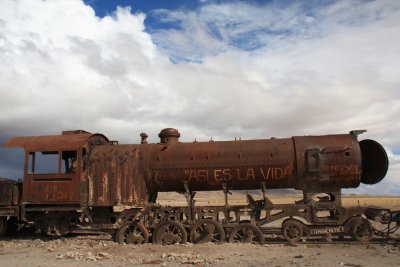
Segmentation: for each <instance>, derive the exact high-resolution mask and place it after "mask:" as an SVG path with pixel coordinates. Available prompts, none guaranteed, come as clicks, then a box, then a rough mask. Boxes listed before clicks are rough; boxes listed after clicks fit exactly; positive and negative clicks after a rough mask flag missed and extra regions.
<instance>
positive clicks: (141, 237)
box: [115, 222, 149, 245]
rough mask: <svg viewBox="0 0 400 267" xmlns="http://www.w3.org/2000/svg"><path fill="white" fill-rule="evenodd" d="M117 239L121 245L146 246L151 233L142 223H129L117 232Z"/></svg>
mask: <svg viewBox="0 0 400 267" xmlns="http://www.w3.org/2000/svg"><path fill="white" fill-rule="evenodd" d="M115 239H116V241H117V242H118V243H120V244H135V245H141V244H146V243H147V242H148V240H149V231H148V230H147V228H146V227H145V226H144V225H143V224H141V223H140V222H127V223H125V224H124V225H122V227H121V228H120V229H119V230H118V231H117V234H116V235H115Z"/></svg>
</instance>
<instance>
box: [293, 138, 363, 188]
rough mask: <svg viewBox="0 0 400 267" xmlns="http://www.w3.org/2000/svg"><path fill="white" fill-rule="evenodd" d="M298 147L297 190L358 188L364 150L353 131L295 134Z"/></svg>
mask: <svg viewBox="0 0 400 267" xmlns="http://www.w3.org/2000/svg"><path fill="white" fill-rule="evenodd" d="M293 140H294V143H295V146H296V160H297V184H296V189H300V190H303V191H307V192H332V191H337V190H339V189H341V188H355V187H358V186H359V184H360V181H361V174H362V165H361V151H360V147H359V144H358V141H357V138H356V136H354V135H352V134H342V135H325V136H299V137H293Z"/></svg>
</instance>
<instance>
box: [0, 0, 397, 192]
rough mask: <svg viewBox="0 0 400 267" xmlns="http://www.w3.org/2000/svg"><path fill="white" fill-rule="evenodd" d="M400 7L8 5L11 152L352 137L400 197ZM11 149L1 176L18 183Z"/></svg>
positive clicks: (5, 69)
mask: <svg viewBox="0 0 400 267" xmlns="http://www.w3.org/2000/svg"><path fill="white" fill-rule="evenodd" d="M399 32H400V1H397V0H379V1H378V0H376V1H362V0H352V1H347V0H336V1H212V0H203V1H167V0H164V1H100V0H88V1H82V0H69V1H65V0H52V1H41V0H19V1H13V0H3V1H0V74H1V75H0V95H1V97H0V106H1V107H2V112H0V129H1V131H0V143H2V142H4V140H5V139H6V138H9V137H12V136H19V135H41V134H58V133H60V132H61V131H62V130H70V129H85V130H87V131H91V132H100V133H104V134H105V135H106V136H108V137H109V138H110V139H112V140H119V141H120V142H121V143H138V142H139V140H140V138H139V134H140V133H141V132H147V133H148V134H149V141H150V142H157V139H158V138H157V134H158V133H159V131H160V129H163V128H166V127H175V128H178V129H179V131H180V132H181V135H182V137H181V139H182V140H183V141H192V140H194V139H195V138H196V139H197V140H199V141H201V140H209V139H210V137H212V138H213V139H214V140H231V139H234V138H235V137H238V138H239V137H241V138H242V139H253V138H270V137H271V136H275V137H290V136H295V135H320V134H332V133H348V132H349V131H351V130H354V129H367V130H368V132H367V133H365V134H363V135H361V136H360V139H365V138H371V139H374V140H377V141H378V142H380V143H382V145H383V146H384V147H385V149H386V150H387V152H388V154H389V158H390V169H389V172H388V175H387V177H386V178H385V180H384V181H383V182H382V183H380V184H379V185H376V186H373V187H366V186H363V187H360V188H358V189H357V190H356V192H359V193H373V194H400V189H399V187H398V184H399V182H400V155H399V154H400V153H399V151H400V140H399V138H398V133H399V132H400V124H399V123H398V117H399V115H400V90H399V88H400V76H399V71H398V70H399V69H400V50H399V47H400V34H399ZM16 157H17V156H16V154H9V155H7V153H6V152H2V151H0V176H10V177H12V178H19V177H20V174H18V173H20V170H21V165H20V164H21V163H20V162H19V161H18V160H17V159H16Z"/></svg>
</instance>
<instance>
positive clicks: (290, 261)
mask: <svg viewBox="0 0 400 267" xmlns="http://www.w3.org/2000/svg"><path fill="white" fill-rule="evenodd" d="M171 199H174V197H173V198H171V197H170V198H169V199H168V198H164V199H163V200H161V201H164V203H169V202H171V203H172V202H176V198H175V199H174V200H175V201H172V200H171ZM273 199H274V202H276V203H278V202H284V203H286V202H287V201H292V200H293V199H292V197H287V196H286V197H275V198H273ZM346 199H347V200H346ZM237 202H240V201H239V200H237ZM343 203H344V205H346V206H347V205H367V204H368V205H379V206H384V207H388V208H391V209H397V210H398V209H400V197H398V198H396V197H394V198H384V197H379V198H372V197H360V196H358V197H357V198H356V197H348V198H344V199H343ZM394 237H395V239H392V240H389V241H387V240H382V239H379V238H377V239H374V240H373V241H372V242H370V243H369V244H361V243H358V242H353V241H351V242H343V241H338V240H333V242H330V243H329V242H322V241H321V240H318V239H317V240H314V241H310V242H300V243H299V244H297V245H294V246H292V245H289V244H287V243H286V242H285V241H284V240H282V239H281V238H280V237H270V239H268V241H267V243H266V244H265V245H263V246H260V245H251V244H229V243H225V244H220V245H217V244H212V243H208V244H198V245H192V244H190V243H188V244H180V245H171V246H161V245H153V244H146V245H142V246H135V245H119V244H117V243H115V242H113V241H112V240H111V236H108V235H87V236H82V235H80V236H77V235H75V236H70V237H64V238H59V239H51V238H43V237H40V236H34V235H28V236H23V237H18V238H17V237H5V238H2V240H0V266H1V267H3V266H15V267H22V266H29V267H39V266H40V267H44V266H177V265H179V266H353V267H356V266H400V233H399V231H398V232H397V233H396V234H395V235H394Z"/></svg>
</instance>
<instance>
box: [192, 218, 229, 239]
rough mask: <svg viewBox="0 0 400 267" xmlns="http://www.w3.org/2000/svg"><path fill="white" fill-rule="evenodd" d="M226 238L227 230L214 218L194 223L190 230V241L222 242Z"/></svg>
mask: <svg viewBox="0 0 400 267" xmlns="http://www.w3.org/2000/svg"><path fill="white" fill-rule="evenodd" d="M224 240H225V231H224V228H222V226H221V224H220V223H219V222H217V221H214V220H212V219H203V220H200V221H198V222H197V223H196V224H195V225H193V227H192V230H191V231H190V242H192V243H193V244H202V243H207V242H214V243H222V242H224Z"/></svg>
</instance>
